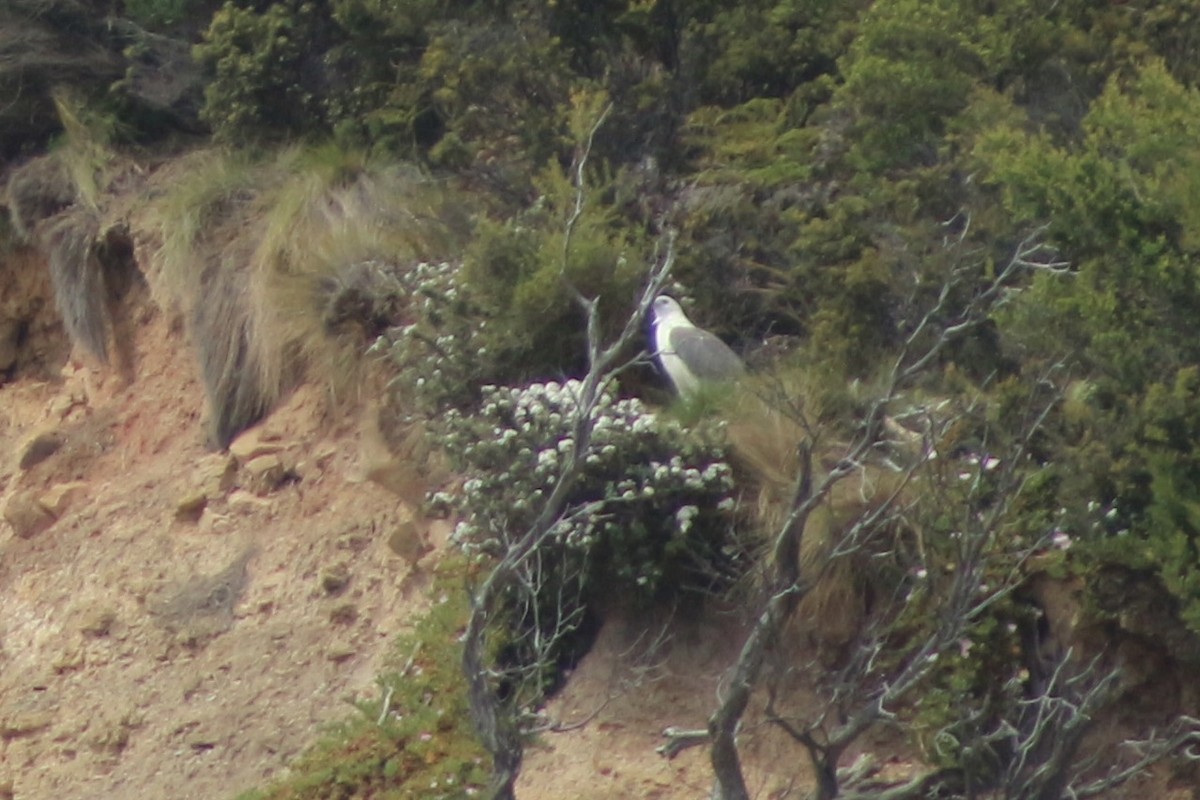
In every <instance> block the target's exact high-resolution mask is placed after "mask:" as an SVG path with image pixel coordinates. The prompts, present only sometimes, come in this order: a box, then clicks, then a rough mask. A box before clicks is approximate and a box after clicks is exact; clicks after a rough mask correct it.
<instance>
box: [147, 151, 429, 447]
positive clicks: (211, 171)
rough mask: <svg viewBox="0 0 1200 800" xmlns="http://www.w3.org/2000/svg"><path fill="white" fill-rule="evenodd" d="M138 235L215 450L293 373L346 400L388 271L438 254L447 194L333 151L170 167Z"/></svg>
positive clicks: (395, 290) (207, 155)
mask: <svg viewBox="0 0 1200 800" xmlns="http://www.w3.org/2000/svg"><path fill="white" fill-rule="evenodd" d="M174 170H175V173H174V174H173V175H172V177H171V180H170V183H169V184H168V185H166V186H165V188H164V192H163V193H162V194H161V195H160V196H159V197H158V198H157V199H156V200H155V201H154V202H153V203H152V204H151V205H150V206H149V207H148V208H147V209H146V210H145V212H144V214H143V215H142V217H141V220H140V221H139V223H138V227H139V228H141V229H143V230H145V231H147V232H148V233H150V234H151V236H152V237H153V239H154V240H155V241H157V242H158V243H159V246H158V249H157V252H156V255H155V258H154V263H153V264H152V265H151V268H150V273H151V275H152V280H151V283H152V286H153V287H154V292H155V294H156V296H157V299H158V301H159V304H160V305H161V306H163V307H166V308H175V309H178V310H180V311H181V312H182V313H183V315H184V317H185V319H187V320H188V324H189V329H190V332H191V336H192V339H193V343H194V345H195V347H196V349H197V351H198V355H199V359H200V362H201V368H202V374H203V377H204V383H205V387H206V391H207V393H208V399H209V402H210V406H211V415H212V438H213V441H214V443H215V444H217V445H218V446H222V447H224V446H225V445H227V444H228V443H229V441H230V440H232V438H233V437H234V436H236V435H237V433H238V432H239V431H241V430H242V429H244V428H245V427H247V426H248V425H250V424H253V422H255V421H256V420H257V419H258V418H259V417H261V416H262V414H263V413H265V412H266V411H267V410H268V409H269V408H270V407H271V406H272V405H274V404H275V403H276V402H277V400H278V399H279V397H280V396H281V395H282V394H283V393H284V392H286V391H287V390H288V388H289V387H290V386H292V385H294V383H295V382H296V381H298V380H300V379H301V377H303V376H306V375H307V376H308V377H310V378H316V379H320V380H324V381H326V382H327V384H328V386H329V388H330V392H331V398H332V399H333V401H334V402H335V403H339V404H340V403H344V402H346V401H351V402H353V401H356V400H357V399H358V398H357V396H356V390H357V387H359V386H360V385H361V377H362V375H361V370H362V368H363V360H362V353H363V351H364V350H365V347H366V344H367V343H368V339H369V338H371V337H372V336H373V335H374V334H376V333H378V332H379V329H380V328H381V327H382V326H385V325H386V324H388V323H390V322H394V321H395V317H396V315H397V314H398V313H399V309H400V302H401V298H400V295H399V287H398V284H397V283H396V281H395V279H394V275H395V270H396V269H398V268H399V265H402V264H406V263H410V262H412V261H414V260H418V259H422V258H429V257H432V256H434V255H438V254H440V253H442V252H445V250H446V248H447V245H448V242H449V240H450V238H451V235H450V233H449V232H448V231H449V230H450V227H451V226H449V225H448V224H447V222H446V219H447V215H446V213H445V210H444V209H445V208H446V207H447V200H448V197H447V194H446V193H445V192H444V191H443V190H442V189H441V188H440V187H438V186H437V185H435V184H434V183H433V182H432V181H430V180H429V179H428V178H426V177H425V176H423V175H422V174H420V172H419V171H417V170H416V169H415V168H411V167H406V166H404V165H397V164H377V163H374V162H372V161H371V160H369V159H368V158H366V157H365V156H364V155H362V154H360V153H355V152H348V151H343V150H339V149H337V148H333V147H323V148H316V149H304V148H289V149H287V150H284V151H282V152H280V153H278V154H276V155H275V156H274V157H273V158H270V159H267V160H260V161H250V160H247V159H246V158H244V157H239V156H235V155H231V154H228V153H225V152H223V151H219V150H207V151H203V152H197V153H194V154H192V155H191V156H190V157H188V158H187V159H185V160H184V161H183V162H181V163H180V164H177V165H175V166H174Z"/></svg>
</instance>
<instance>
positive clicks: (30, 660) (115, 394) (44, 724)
mask: <svg viewBox="0 0 1200 800" xmlns="http://www.w3.org/2000/svg"><path fill="white" fill-rule="evenodd" d="M136 352H137V364H136V378H135V379H134V381H133V382H132V383H125V382H124V381H123V380H122V379H120V378H119V377H117V376H115V375H113V374H111V372H110V371H108V370H105V369H101V368H93V367H88V366H80V365H76V364H68V366H66V367H65V368H64V369H63V377H62V378H61V379H59V380H38V379H36V378H32V379H25V378H18V379H17V380H15V381H13V382H10V383H7V384H5V385H3V386H0V409H3V410H2V412H0V453H3V454H5V458H4V460H5V462H6V463H5V465H4V472H3V473H0V478H2V479H3V484H2V486H3V489H4V499H5V500H7V499H8V498H10V497H12V496H13V495H14V494H18V493H24V494H30V495H37V496H40V497H42V498H45V497H46V495H47V493H49V494H50V495H51V496H52V497H58V496H59V495H62V496H64V497H65V498H66V499H65V500H63V501H61V502H62V506H63V507H62V508H61V513H60V514H59V516H58V517H57V519H55V520H54V521H53V524H52V525H51V526H50V527H49V528H48V529H46V530H42V531H40V532H37V533H36V534H34V535H32V536H31V537H30V538H21V537H18V536H17V535H15V532H14V530H13V529H12V528H11V526H9V525H2V526H0V797H16V798H20V800H39V799H40V798H59V799H60V800H65V799H66V798H76V797H78V798H83V797H113V798H120V797H134V796H140V797H175V798H218V797H228V796H232V795H233V794H236V793H237V792H238V791H240V790H243V789H245V788H247V787H250V786H253V785H255V784H257V783H259V782H261V781H263V780H264V779H267V778H270V777H271V776H273V775H276V774H278V773H279V771H280V770H281V769H282V768H283V767H284V766H285V765H286V764H287V762H288V760H289V759H290V758H292V757H293V756H295V755H296V754H297V753H298V752H299V751H300V750H301V749H302V748H303V747H305V746H306V745H308V744H309V743H311V742H312V741H313V739H314V738H315V736H316V734H317V732H318V730H319V727H320V726H321V725H322V724H323V723H326V722H329V721H332V720H336V719H338V718H340V717H343V716H345V715H346V714H347V713H348V712H349V707H348V706H347V704H346V701H347V699H348V698H350V697H354V696H359V695H371V694H373V693H374V691H375V687H374V685H373V679H374V676H375V675H376V673H377V671H378V669H379V666H380V663H381V659H382V658H383V657H384V656H385V655H386V653H387V651H388V645H389V642H390V641H391V640H392V639H393V638H394V636H395V634H396V633H397V632H398V631H399V630H401V629H402V628H403V627H404V626H405V625H406V624H407V622H408V621H409V620H410V619H412V618H413V616H414V615H415V614H418V613H419V612H420V611H421V609H422V608H423V607H424V605H425V598H424V596H423V593H422V591H421V589H422V587H423V586H424V585H425V580H426V578H425V577H424V575H423V574H422V573H421V572H420V571H419V570H418V571H415V572H414V571H413V569H412V567H411V565H410V564H409V563H408V561H406V560H405V559H404V558H401V557H400V556H399V555H397V554H396V552H394V551H393V550H392V549H390V548H389V547H388V545H387V539H388V536H387V534H388V533H389V532H391V531H393V530H394V529H395V528H396V522H397V520H398V519H399V518H400V517H401V516H403V515H404V514H405V513H406V509H404V508H403V506H402V504H401V502H400V501H399V500H398V499H397V497H396V496H395V495H394V494H392V493H390V492H387V491H385V490H383V489H381V488H379V487H378V486H376V485H374V484H373V483H370V482H366V481H364V480H362V479H361V477H359V476H360V475H361V472H362V469H361V464H360V463H359V461H360V458H359V453H360V439H361V436H362V433H361V431H360V429H359V427H358V426H356V425H355V424H353V421H350V420H343V421H340V422H339V421H337V420H330V419H329V418H328V417H327V414H326V411H325V406H324V403H323V402H322V397H321V392H320V390H318V389H315V388H305V389H303V390H301V391H299V392H297V393H296V394H295V395H294V396H293V397H291V398H290V400H289V401H288V402H287V404H286V405H285V406H284V407H283V408H282V409H280V410H279V411H277V412H276V413H275V414H274V415H272V417H271V418H270V419H269V420H267V421H266V422H265V423H264V425H263V426H262V427H261V429H260V430H258V431H256V432H255V435H256V436H259V437H261V438H262V439H263V440H265V441H269V442H270V443H271V445H270V447H269V448H268V449H275V450H277V455H278V457H279V459H280V461H281V462H282V464H283V465H284V466H285V467H286V469H287V470H288V473H289V474H288V475H287V476H286V479H284V480H282V481H281V482H280V483H279V485H278V486H272V487H271V488H270V489H268V490H264V488H263V487H262V486H261V485H258V484H255V483H254V481H255V480H257V478H256V476H254V475H251V474H248V473H247V471H246V470H245V468H244V467H245V465H244V464H240V463H237V462H236V460H235V461H234V462H233V463H232V464H231V462H230V461H229V460H228V457H227V456H222V455H219V454H213V453H211V452H209V451H208V450H206V448H205V446H204V435H203V425H202V416H203V399H202V398H203V392H202V390H201V389H200V387H199V385H198V383H197V380H196V377H195V374H194V371H195V370H194V367H193V366H192V363H193V362H192V359H191V358H190V356H189V353H188V351H187V345H186V342H184V341H183V340H182V336H181V334H179V333H178V332H176V331H172V330H171V329H170V327H169V326H168V325H167V322H166V320H165V319H164V318H163V316H162V315H160V314H157V313H154V312H153V311H152V310H147V311H146V312H145V313H144V314H143V318H142V319H141V321H140V324H139V330H138V331H137V335H136ZM39 437H40V438H41V440H42V441H54V442H56V443H57V444H56V448H57V449H54V451H53V452H51V453H50V454H49V455H39V454H38V451H37V447H36V446H35V447H33V448H31V447H30V442H32V441H33V440H34V439H37V438H39ZM30 452H33V453H34V456H32V457H31V456H29V455H28V453H30ZM23 457H24V461H25V462H26V465H25V467H24V468H23V467H22V458H23ZM37 458H41V459H42V460H40V461H37V463H34V464H32V465H30V464H29V463H28V462H30V461H36V460H37ZM214 475H215V476H216V485H213V486H210V487H209V488H210V492H209V496H208V498H207V499H206V506H205V507H204V508H203V510H202V511H201V512H200V513H199V515H198V517H197V516H194V515H192V516H190V517H189V515H184V517H185V518H180V514H179V510H180V507H181V505H187V504H188V503H189V502H192V501H193V500H194V497H195V496H196V494H197V492H200V493H203V492H204V490H205V488H206V486H209V484H211V483H212V482H213V481H214ZM259 483H261V481H260V482H259ZM438 530H440V529H435V530H434V531H433V535H434V537H435V538H436V537H437V536H438V535H439V533H438Z"/></svg>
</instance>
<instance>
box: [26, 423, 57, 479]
mask: <svg viewBox="0 0 1200 800" xmlns="http://www.w3.org/2000/svg"><path fill="white" fill-rule="evenodd" d="M62 446H63V440H62V437H61V436H59V435H58V434H57V433H54V432H52V431H51V432H46V433H39V434H38V435H37V436H34V437H33V438H32V439H30V440H29V441H28V442H27V443H26V444H25V446H24V447H22V448H21V460H20V462H19V466H20V468H21V469H23V470H25V469H33V468H34V467H36V466H37V465H38V464H40V463H42V462H43V461H45V460H46V459H47V458H49V457H50V456H52V455H54V454H55V453H57V452H58V451H59V449H60V448H61V447H62Z"/></svg>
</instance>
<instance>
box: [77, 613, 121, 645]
mask: <svg viewBox="0 0 1200 800" xmlns="http://www.w3.org/2000/svg"><path fill="white" fill-rule="evenodd" d="M116 621H117V612H115V611H113V610H112V609H111V608H92V609H90V610H89V611H88V612H87V613H86V614H84V617H83V620H82V622H80V623H79V630H80V632H82V633H83V635H84V636H90V637H92V638H93V639H100V638H102V637H105V636H108V635H109V634H110V633H112V627H113V625H114V624H115V623H116Z"/></svg>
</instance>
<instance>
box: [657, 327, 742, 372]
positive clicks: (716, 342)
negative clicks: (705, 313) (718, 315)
mask: <svg viewBox="0 0 1200 800" xmlns="http://www.w3.org/2000/svg"><path fill="white" fill-rule="evenodd" d="M668 342H669V344H670V347H671V349H672V350H673V351H674V352H675V354H676V355H677V356H679V358H680V360H681V361H683V363H684V364H685V365H686V366H687V368H688V370H689V371H690V372H691V373H692V374H693V375H695V376H696V378H697V379H699V380H701V381H725V380H730V379H732V378H737V377H739V376H741V375H742V374H743V373H744V372H745V371H746V367H745V365H743V364H742V360H741V359H740V358H738V357H737V354H736V353H734V352H733V351H732V350H730V349H729V345H727V344H725V343H724V342H722V341H721V340H720V339H718V338H717V337H716V336H714V335H713V334H711V333H709V332H708V331H706V330H703V329H702V328H689V327H679V328H676V329H675V330H673V331H671V333H670V335H669V336H668Z"/></svg>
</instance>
